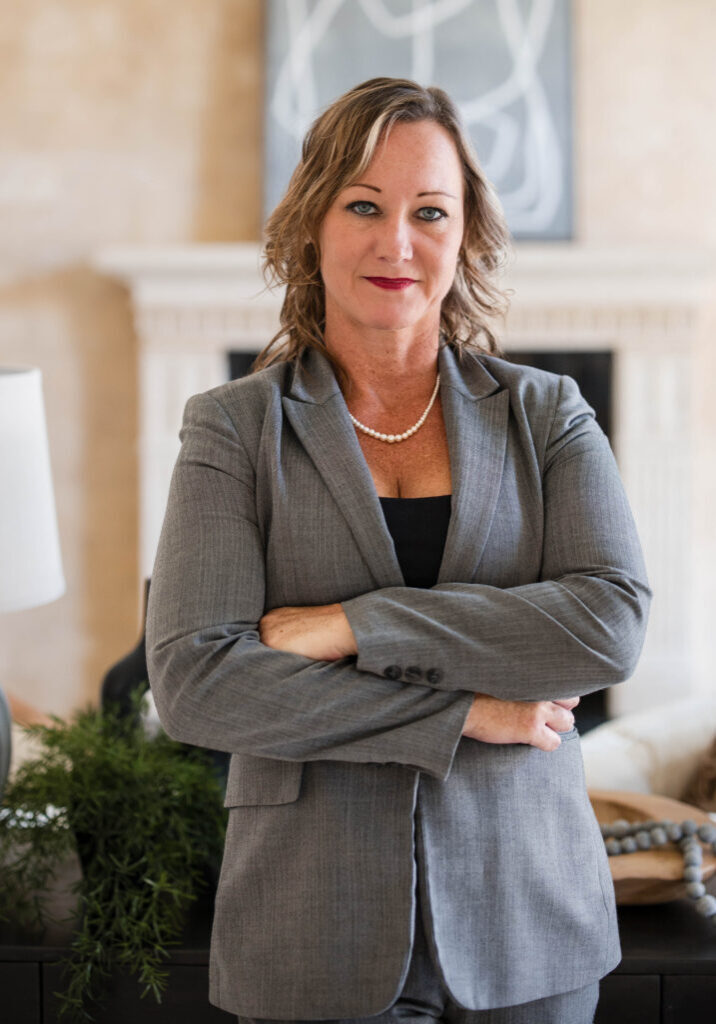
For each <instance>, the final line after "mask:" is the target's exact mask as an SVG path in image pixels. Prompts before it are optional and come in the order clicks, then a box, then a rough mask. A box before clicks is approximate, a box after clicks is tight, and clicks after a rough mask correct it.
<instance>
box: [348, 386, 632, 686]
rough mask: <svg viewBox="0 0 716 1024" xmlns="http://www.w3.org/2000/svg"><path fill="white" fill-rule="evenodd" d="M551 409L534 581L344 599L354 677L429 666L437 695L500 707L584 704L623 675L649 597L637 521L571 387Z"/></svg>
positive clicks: (396, 590) (562, 389) (604, 445)
mask: <svg viewBox="0 0 716 1024" xmlns="http://www.w3.org/2000/svg"><path fill="white" fill-rule="evenodd" d="M554 405H555V408H554V416H553V418H552V420H551V427H550V430H549V435H548V437H547V440H546V445H545V456H544V468H543V477H542V485H543V502H544V506H543V507H544V541H543V556H542V566H541V573H540V578H539V580H538V581H537V582H535V583H529V584H526V585H524V586H516V587H512V588H505V589H500V588H497V587H493V586H485V585H482V584H471V583H443V584H439V585H437V586H435V587H433V588H432V589H431V590H417V589H411V588H406V587H391V588H387V589H383V590H377V591H374V592H372V593H368V594H364V595H360V596H359V597H356V598H353V599H351V600H349V601H344V602H343V605H342V606H343V609H344V611H345V612H346V615H347V617H348V620H349V622H350V625H351V628H352V629H353V633H354V634H355V637H356V642H357V647H358V659H357V665H358V668H359V669H363V670H365V671H366V672H376V673H378V672H380V671H381V668H382V666H385V665H386V663H388V662H390V663H394V664H395V666H396V669H397V670H396V671H395V672H394V675H395V676H397V677H398V678H400V672H401V670H402V667H403V666H406V665H410V666H413V667H414V666H423V667H425V668H427V667H428V666H429V667H430V668H429V669H428V670H427V671H426V672H425V671H424V672H423V678H424V679H425V680H426V681H427V682H429V683H430V685H432V686H434V687H435V688H437V689H441V690H453V689H455V690H472V691H474V692H480V693H487V694H490V695H492V696H494V697H500V698H502V699H505V700H554V699H559V698H563V697H572V696H581V695H583V694H586V693H590V692H592V691H593V690H598V689H600V688H602V687H605V686H610V685H612V684H614V683H619V682H622V681H623V680H625V679H627V678H628V677H629V676H630V675H631V674H632V672H633V670H634V667H635V665H636V661H637V659H638V657H639V654H640V651H641V647H642V644H643V639H644V633H645V629H646V622H647V612H648V607H649V602H650V598H651V591H650V590H649V586H648V583H647V577H646V571H645V568H644V562H643V558H642V553H641V548H640V545H639V540H638V537H637V533H636V528H635V525H634V521H633V518H632V515H631V511H630V509H629V505H628V502H627V499H626V495H625V493H624V489H623V487H622V483H621V480H620V478H619V473H618V470H617V467H616V463H615V461H614V457H613V455H612V452H611V449H610V447H609V443H608V441H607V439H606V437H605V436H604V434H603V432H602V431H601V429H600V428H599V426H598V425H597V424H596V422H595V420H594V414H593V411H592V410H591V408H590V407H589V406H588V405H587V403H586V402H585V401H584V399H583V398H582V396H581V395H580V393H579V389H578V388H577V385H576V384H575V382H574V381H573V380H572V379H571V378H570V377H562V378H560V385H559V391H558V394H557V398H556V401H555V403H554ZM488 543H489V540H488ZM412 672H413V678H414V677H415V668H413V669H412Z"/></svg>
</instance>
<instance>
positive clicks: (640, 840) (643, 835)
mask: <svg viewBox="0 0 716 1024" xmlns="http://www.w3.org/2000/svg"><path fill="white" fill-rule="evenodd" d="M635 839H636V845H637V846H638V847H639V849H640V850H650V849H651V836H650V835H649V833H648V832H646V831H645V830H644V829H642V830H641V831H640V832H637V834H636V836H635Z"/></svg>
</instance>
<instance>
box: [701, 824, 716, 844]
mask: <svg viewBox="0 0 716 1024" xmlns="http://www.w3.org/2000/svg"><path fill="white" fill-rule="evenodd" d="M698 837H699V839H702V840H703V841H704V842H705V843H713V842H714V840H716V825H699V830H698Z"/></svg>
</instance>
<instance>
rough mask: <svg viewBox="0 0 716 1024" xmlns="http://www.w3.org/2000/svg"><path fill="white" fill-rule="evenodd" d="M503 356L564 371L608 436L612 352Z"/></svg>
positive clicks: (594, 708) (232, 363) (513, 352)
mask: <svg viewBox="0 0 716 1024" xmlns="http://www.w3.org/2000/svg"><path fill="white" fill-rule="evenodd" d="M505 355H506V357H507V358H508V359H510V360H511V361H512V362H514V363H523V364H525V365H527V366H535V367H537V368H538V369H541V370H549V371H550V372H551V373H560V374H561V373H566V374H568V375H569V376H570V377H573V378H574V379H575V380H576V381H577V383H578V384H579V387H580V390H581V392H582V394H583V395H584V397H585V398H586V400H587V401H588V402H589V404H590V405H591V406H592V408H593V409H594V412H595V415H596V418H597V422H598V423H599V425H600V426H601V428H602V430H603V431H604V433H605V434H606V435H607V437H608V438H609V439H610V440H611V428H612V406H611V391H612V388H611V381H612V353H611V352H606V351H595V352H591V351H589V352H587V351H581V350H574V351H559V352H554V351H552V352H550V351H537V350H518V349H509V350H508V351H507V352H506V353H505ZM256 356H257V353H256V352H229V356H228V360H229V379H230V380H235V379H236V378H237V377H244V376H246V374H248V373H249V372H250V370H251V366H252V363H253V361H254V359H255V358H256ZM607 717H608V715H607V709H606V691H605V690H600V691H598V692H597V693H590V694H587V696H586V697H582V699H581V701H580V703H579V705H578V706H577V707H576V708H575V720H576V724H577V728H578V729H579V731H580V732H581V733H585V732H588V731H589V729H593V728H594V727H595V726H597V725H600V724H601V723H602V722H605V721H606V720H607Z"/></svg>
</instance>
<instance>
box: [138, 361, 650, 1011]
mask: <svg viewBox="0 0 716 1024" xmlns="http://www.w3.org/2000/svg"><path fill="white" fill-rule="evenodd" d="M440 371H441V374H442V379H441V385H440V388H441V390H440V395H441V400H442V407H443V412H444V416H445V423H446V428H447V436H448V443H449V448H450V460H451V468H452V480H453V501H452V516H451V520H450V527H449V532H448V536H447V542H446V547H445V552H444V556H443V560H442V565H441V568H440V576H439V581H438V583H437V585H436V586H435V587H433V588H432V589H430V590H418V589H413V588H408V587H406V586H405V585H404V581H403V577H402V575H401V571H400V567H399V565H398V561H397V559H396V555H395V551H394V548H393V544H392V540H391V537H390V534H389V532H388V530H387V528H386V524H385V521H384V519H383V516H382V512H381V507H380V503H379V500H378V497H377V494H376V491H375V487H374V485H373V481H372V478H371V475H370V472H369V470H368V467H367V465H366V462H365V460H364V458H363V455H362V452H361V449H360V446H359V445H358V442H357V439H356V436H355V432H354V429H353V427H352V425H351V423H350V420H349V418H348V415H347V410H346V405H345V403H344V400H343V397H342V395H341V392H340V390H339V388H338V386H337V383H336V380H335V378H334V375H333V372H332V370H331V368H330V365H329V363H328V362H327V360H326V359H325V358H324V357H323V356H322V355H320V354H319V353H313V352H312V353H310V354H308V355H307V356H306V357H304V359H303V361H302V362H301V363H300V364H298V365H297V366H295V367H294V366H293V365H291V364H288V363H283V364H280V365H277V366H273V367H271V368H269V369H267V370H264V371H263V372H261V373H258V374H256V375H254V376H251V377H249V378H245V379H242V380H238V381H233V382H231V383H228V384H225V385H222V386H221V387H217V388H214V389H213V390H211V391H209V392H208V393H206V394H202V395H196V396H194V397H193V398H191V399H190V400H189V402H188V403H187V406H186V411H185V417H184V425H183V428H182V431H181V439H182V448H181V452H180V455H179V458H178V461H177V464H176V467H175V470H174V475H173V479H172V484H171V492H170V496H169V503H168V507H167V512H166V518H165V521H164V526H163V530H162V534H161V540H160V543H159V549H158V553H157V558H156V564H155V567H154V574H153V577H152V587H151V592H150V597H149V610H148V622H147V656H148V663H149V675H150V681H151V685H152V689H153V691H154V696H155V699H156V704H157V708H158V710H159V714H160V717H161V720H162V722H163V724H164V726H165V728H166V730H167V732H168V733H169V734H170V735H171V736H174V737H176V738H177V739H179V740H183V741H185V742H187V743H195V744H200V745H205V746H209V747H213V748H216V749H221V750H226V751H231V752H232V753H233V757H232V760H231V769H230V774H229V781H228V788H227V794H226V804H227V806H228V807H229V808H230V809H231V810H230V814H229V825H228V834H227V838H226V849H225V855H224V861H223V866H222V870H221V879H220V883H219V889H218V895H217V902H216V911H215V917H214V927H213V934H212V949H211V992H210V998H211V1000H212V1002H214V1003H216V1004H217V1005H218V1006H221V1007H223V1008H224V1009H226V1010H229V1011H232V1012H233V1013H236V1014H240V1015H242V1016H249V1017H270V1018H279V1019H297V1018H304V1019H305V1018H340V1017H362V1016H367V1015H372V1014H376V1013H379V1012H380V1011H382V1010H384V1009H385V1008H386V1007H388V1006H389V1005H390V1004H391V1003H392V1002H393V1001H394V999H395V998H396V996H397V995H398V993H399V992H400V989H401V986H402V983H403V980H404V978H405V974H406V971H407V965H408V961H409V958H410V952H411V943H412V937H413V930H414V915H415V906H416V899H415V892H416V882H417V884H419V885H420V887H421V889H420V892H421V903H422V906H423V908H424V912H425V914H426V916H427V921H426V931H427V934H428V939H429V942H430V944H431V947H432V950H433V954H434V957H435V959H436V960H437V963H438V964H439V969H440V971H441V974H442V978H443V980H444V984H445V986H446V988H447V989H448V990H449V992H450V994H451V996H452V998H453V999H454V1000H455V1002H456V1003H458V1004H459V1005H461V1006H463V1007H466V1008H469V1009H484V1008H487V1007H497V1006H503V1005H510V1004H513V1003H519V1002H525V1001H528V1000H532V999H538V998H541V997H543V996H548V995H551V994H555V993H558V992H563V991H567V990H569V989H574V988H577V987H579V986H582V985H586V984H588V983H591V982H593V981H595V980H597V979H598V978H600V977H601V976H602V975H604V974H606V973H607V972H608V971H610V970H611V969H612V968H613V967H614V966H615V965H616V964H617V963H618V961H619V957H620V948H619V939H618V934H617V925H616V916H615V907H614V891H613V887H612V882H611V876H610V872H609V866H608V863H607V858H606V856H605V852H604V848H603V843H602V839H601V836H600V833H599V828H598V825H597V822H596V820H595V817H594V814H593V812H592V810H591V806H590V803H589V800H588V797H587V793H586V789H585V782H584V773H583V766H582V757H581V751H580V741H579V737H578V735H577V732H576V730H573V731H572V732H571V733H566V734H563V735H562V743H561V745H560V747H559V749H558V750H556V751H554V752H552V753H545V752H543V751H541V750H538V749H536V748H535V747H531V746H528V745H522V744H515V745H498V744H487V743H480V742H477V741H475V740H471V739H462V738H461V732H462V728H463V724H464V721H465V718H466V715H467V712H468V709H469V707H470V703H471V695H472V693H474V692H478V691H479V692H483V693H488V694H493V695H494V696H497V697H502V698H506V699H512V700H538V699H553V698H559V697H569V696H573V695H578V694H585V693H589V692H590V691H592V690H597V689H599V688H600V687H604V686H608V685H611V684H613V683H618V682H620V681H622V680H624V679H626V678H627V677H628V676H629V675H630V674H631V672H632V671H633V668H634V665H635V662H636V659H637V657H638V655H639V651H640V648H641V645H642V640H643V636H644V629H645V624H646V615H647V608H648V603H649V598H650V593H649V589H648V585H647V581H646V574H645V570H644V565H643V561H642V556H641V552H640V548H639V542H638V539H637V535H636V531H635V528H634V524H633V521H632V517H631V514H630V511H629V507H628V504H627V501H626V498H625V496H624V492H623V489H622V485H621V483H620V480H619V476H618V473H617V469H616V466H615V463H614V459H613V457H612V453H611V451H610V448H609V445H608V443H607V441H606V439H605V437H604V435H603V434H602V432H601V430H600V429H599V427H598V426H597V425H596V423H595V421H594V418H593V413H592V410H591V409H590V408H589V406H587V405H586V403H585V402H584V400H583V399H582V398H581V396H580V394H579V391H578V389H577V387H576V385H575V383H574V381H572V380H571V379H570V378H568V377H558V376H555V375H552V374H548V373H544V372H540V371H536V370H533V369H528V368H524V367H520V366H514V365H511V364H510V363H507V362H505V361H503V360H501V359H497V358H492V357H487V356H485V357H476V356H474V355H467V356H465V357H464V358H463V359H462V360H461V361H458V359H457V357H456V355H455V353H454V352H453V351H452V350H451V349H449V348H443V349H442V351H441V353H440ZM334 601H341V602H342V604H343V608H344V609H345V612H346V614H347V616H348V618H349V620H350V623H351V626H352V628H353V631H354V633H355V635H356V639H357V645H358V651H359V654H358V656H357V658H345V659H343V660H341V661H337V662H317V661H312V660H310V659H308V658H304V657H301V656H298V655H294V654H289V653H284V652H280V651H274V650H271V649H270V648H268V647H266V646H264V645H263V644H261V642H260V641H259V637H258V633H257V623H258V620H259V618H260V617H261V615H262V614H263V613H264V611H265V610H267V609H270V608H273V607H277V606H281V605H304V604H306V605H313V604H327V603H331V602H334Z"/></svg>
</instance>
